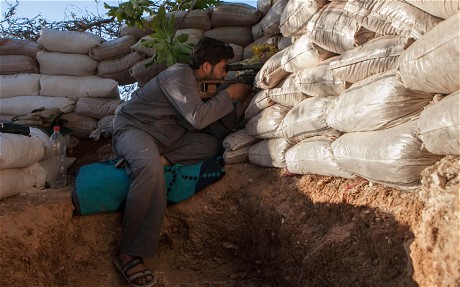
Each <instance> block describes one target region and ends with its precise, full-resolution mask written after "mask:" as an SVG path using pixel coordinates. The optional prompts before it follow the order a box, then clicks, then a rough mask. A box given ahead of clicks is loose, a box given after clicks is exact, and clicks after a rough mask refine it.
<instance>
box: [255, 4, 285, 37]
mask: <svg viewBox="0 0 460 287" xmlns="http://www.w3.org/2000/svg"><path fill="white" fill-rule="evenodd" d="M288 2H289V1H288V0H277V1H276V2H275V3H274V4H273V5H272V6H271V7H270V10H268V12H267V14H265V16H264V17H263V18H262V20H260V22H259V23H260V29H261V30H262V32H263V34H264V35H267V36H273V35H276V34H280V33H281V31H280V20H281V14H283V11H284V7H286V4H287V3H288Z"/></svg>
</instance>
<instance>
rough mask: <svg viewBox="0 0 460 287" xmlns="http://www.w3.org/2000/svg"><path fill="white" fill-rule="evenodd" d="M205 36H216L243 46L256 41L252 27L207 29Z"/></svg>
mask: <svg viewBox="0 0 460 287" xmlns="http://www.w3.org/2000/svg"><path fill="white" fill-rule="evenodd" d="M203 37H211V38H215V39H217V40H221V41H224V42H225V43H227V44H236V45H238V46H242V47H245V46H247V45H249V44H251V43H252V42H253V41H254V39H253V38H252V32H251V27H218V28H214V29H211V30H208V31H205V32H204V33H203Z"/></svg>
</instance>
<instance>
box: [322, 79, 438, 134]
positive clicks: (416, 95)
mask: <svg viewBox="0 0 460 287" xmlns="http://www.w3.org/2000/svg"><path fill="white" fill-rule="evenodd" d="M432 99H433V95H432V94H429V93H425V92H421V91H413V90H409V89H407V88H405V87H404V85H403V83H402V81H401V79H400V78H399V76H398V75H397V71H396V70H390V71H388V72H385V73H380V74H376V75H374V76H371V77H369V78H367V79H364V80H363V81H360V82H358V83H355V84H353V85H352V86H351V87H350V88H349V89H348V90H346V91H345V92H343V93H342V95H340V97H339V98H338V99H337V100H336V101H334V103H333V104H332V106H331V110H330V111H329V113H328V115H327V118H326V121H327V124H328V125H329V126H330V127H333V128H335V129H337V130H339V131H342V132H358V131H376V130H382V129H387V128H390V127H393V126H396V125H399V124H402V123H405V122H407V121H410V120H412V119H414V118H416V117H418V116H419V115H420V113H421V111H422V110H423V107H425V106H426V105H428V104H429V103H430V101H431V100H432Z"/></svg>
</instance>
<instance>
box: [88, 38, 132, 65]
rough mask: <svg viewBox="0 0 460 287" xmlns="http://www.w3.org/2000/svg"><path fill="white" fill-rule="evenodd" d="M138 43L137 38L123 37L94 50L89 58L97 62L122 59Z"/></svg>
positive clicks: (106, 42) (102, 44)
mask: <svg viewBox="0 0 460 287" xmlns="http://www.w3.org/2000/svg"><path fill="white" fill-rule="evenodd" d="M135 43H136V37H134V36H131V35H125V36H121V37H120V38H116V39H113V40H110V41H105V42H102V43H101V44H98V45H97V46H96V47H94V48H92V49H91V50H90V52H89V56H90V57H91V58H93V59H95V60H98V61H102V60H110V59H116V58H120V57H121V56H123V55H126V54H129V53H130V52H131V46H132V45H134V44H135Z"/></svg>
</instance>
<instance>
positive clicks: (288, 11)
mask: <svg viewBox="0 0 460 287" xmlns="http://www.w3.org/2000/svg"><path fill="white" fill-rule="evenodd" d="M327 3H329V1H328V0H289V2H288V3H287V4H286V7H285V8H284V10H283V13H282V14H281V18H280V31H281V34H283V36H285V37H292V36H301V35H302V34H303V33H305V26H306V25H307V23H308V21H310V19H311V17H312V16H313V15H314V14H316V12H318V11H319V10H320V9H321V8H323V6H324V5H326V4H327Z"/></svg>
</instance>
